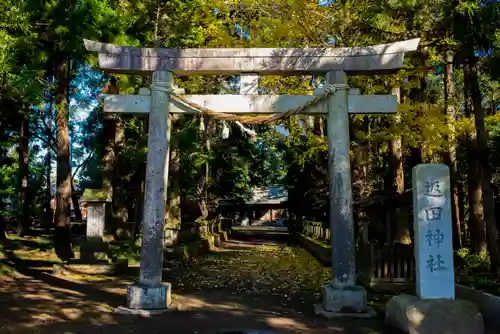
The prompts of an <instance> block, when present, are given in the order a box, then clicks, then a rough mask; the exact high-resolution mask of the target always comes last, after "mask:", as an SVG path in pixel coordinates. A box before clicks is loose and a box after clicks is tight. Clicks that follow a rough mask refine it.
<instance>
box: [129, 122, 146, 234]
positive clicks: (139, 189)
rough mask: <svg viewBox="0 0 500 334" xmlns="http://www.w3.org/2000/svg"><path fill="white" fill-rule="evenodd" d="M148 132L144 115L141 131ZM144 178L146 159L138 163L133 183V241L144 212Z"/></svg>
mask: <svg viewBox="0 0 500 334" xmlns="http://www.w3.org/2000/svg"><path fill="white" fill-rule="evenodd" d="M148 132H149V118H148V116H146V117H144V119H143V121H142V133H148ZM145 180H146V161H144V162H143V163H142V164H140V167H139V170H138V171H137V173H136V180H135V184H134V190H135V193H136V194H138V197H137V199H136V201H135V210H134V227H133V228H132V238H133V240H134V241H135V240H136V239H137V236H138V235H139V232H140V231H141V223H142V216H143V213H144V187H145Z"/></svg>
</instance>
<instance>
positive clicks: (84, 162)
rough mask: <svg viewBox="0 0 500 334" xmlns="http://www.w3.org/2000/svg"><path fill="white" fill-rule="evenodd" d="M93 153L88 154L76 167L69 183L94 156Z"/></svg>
mask: <svg viewBox="0 0 500 334" xmlns="http://www.w3.org/2000/svg"><path fill="white" fill-rule="evenodd" d="M94 153H95V151H92V152H90V154H89V155H88V156H87V157H86V158H85V159H84V160H83V161H82V163H81V164H79V165H78V167H76V169H75V172H74V173H73V175H71V181H72V182H73V179H74V178H75V176H76V174H78V172H79V171H80V169H81V168H83V167H84V166H85V165H86V164H87V163H88V162H89V161H90V159H91V158H92V157H93V156H94Z"/></svg>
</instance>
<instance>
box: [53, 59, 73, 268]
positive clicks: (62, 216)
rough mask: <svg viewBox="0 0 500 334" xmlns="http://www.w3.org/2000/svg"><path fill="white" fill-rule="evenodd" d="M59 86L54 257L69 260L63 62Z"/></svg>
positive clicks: (65, 75)
mask: <svg viewBox="0 0 500 334" xmlns="http://www.w3.org/2000/svg"><path fill="white" fill-rule="evenodd" d="M56 70H57V71H56V78H57V80H58V87H57V93H56V127H57V138H56V147H57V184H56V186H57V192H56V210H55V225H56V227H55V231H54V249H55V252H56V254H57V256H58V257H59V258H60V259H61V260H63V261H68V260H69V259H72V258H73V257H74V254H73V251H72V249H71V232H70V230H71V226H70V224H71V222H70V209H71V207H70V201H71V169H70V166H71V165H70V155H69V145H70V141H69V124H68V116H69V110H68V108H69V103H68V100H69V91H68V86H69V81H70V78H69V77H70V67H69V66H66V64H65V63H62V64H60V65H59V67H58V68H57V69H56Z"/></svg>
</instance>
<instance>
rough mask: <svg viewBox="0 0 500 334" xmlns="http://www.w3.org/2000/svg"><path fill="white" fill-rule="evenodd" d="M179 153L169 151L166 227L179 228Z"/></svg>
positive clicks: (172, 150)
mask: <svg viewBox="0 0 500 334" xmlns="http://www.w3.org/2000/svg"><path fill="white" fill-rule="evenodd" d="M180 165H181V162H180V152H179V149H177V148H174V149H170V164H169V167H170V172H169V186H168V194H167V195H168V203H167V212H168V222H167V223H168V225H169V226H180V223H181V193H180V190H181V185H180V176H181V175H180V172H181V166H180Z"/></svg>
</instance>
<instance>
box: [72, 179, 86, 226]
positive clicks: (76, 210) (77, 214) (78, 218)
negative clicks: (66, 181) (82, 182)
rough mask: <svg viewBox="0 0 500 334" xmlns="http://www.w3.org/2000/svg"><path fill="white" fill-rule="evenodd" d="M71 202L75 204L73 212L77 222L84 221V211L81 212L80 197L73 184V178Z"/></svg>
mask: <svg viewBox="0 0 500 334" xmlns="http://www.w3.org/2000/svg"><path fill="white" fill-rule="evenodd" d="M71 202H72V203H73V212H74V213H75V221H82V220H83V218H82V210H80V204H79V203H78V197H77V196H76V193H75V185H74V183H73V178H71Z"/></svg>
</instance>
